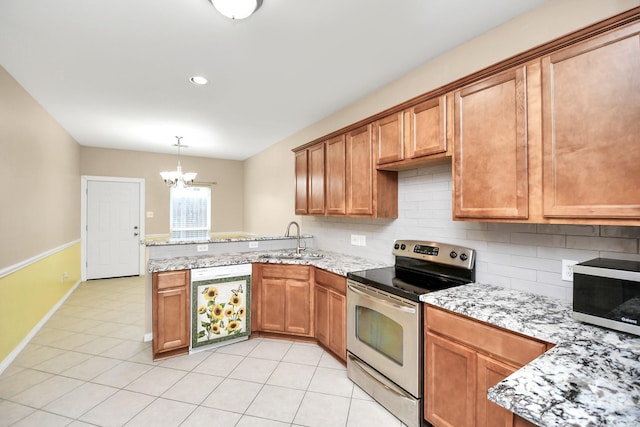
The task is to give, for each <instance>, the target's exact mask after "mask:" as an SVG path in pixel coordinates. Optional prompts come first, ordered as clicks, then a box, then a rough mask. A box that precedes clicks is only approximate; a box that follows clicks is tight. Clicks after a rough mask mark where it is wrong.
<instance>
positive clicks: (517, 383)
mask: <svg viewBox="0 0 640 427" xmlns="http://www.w3.org/2000/svg"><path fill="white" fill-rule="evenodd" d="M421 300H422V301H423V302H426V303H429V304H432V305H435V306H438V307H442V308H444V309H447V310H450V311H453V312H456V313H459V314H463V315H466V316H469V317H471V318H474V319H477V320H481V321H483V322H487V323H490V324H493V325H495V326H499V327H502V328H505V329H508V330H511V331H514V332H518V333H521V334H524V335H527V336H530V337H533V338H537V339H540V340H543V341H547V342H550V343H552V344H555V347H553V348H552V349H551V350H549V351H547V352H546V353H545V354H543V355H542V356H540V357H538V358H537V359H535V360H533V361H532V362H531V363H529V364H527V365H525V366H524V367H523V368H521V369H519V370H518V371H516V372H515V373H514V374H512V375H510V376H509V377H507V378H506V379H504V380H503V381H501V382H499V383H498V384H496V385H495V386H494V387H492V388H490V389H489V392H488V398H489V400H491V401H493V402H495V403H497V404H498V405H500V406H503V407H505V408H507V409H508V410H510V411H512V412H514V413H516V414H518V415H519V416H521V417H523V418H525V419H527V420H529V421H531V422H533V423H534V424H537V425H539V426H566V425H575V426H605V425H606V426H632V425H640V337H637V336H634V335H631V334H625V333H618V332H615V331H612V330H609V329H606V328H600V327H597V326H591V325H587V324H584V323H581V322H577V321H575V320H573V318H572V317H571V304H570V303H567V302H563V301H560V300H556V299H553V298H547V297H543V296H539V295H535V294H531V293H526V292H521V291H517V290H511V289H505V288H502V287H498V286H493V285H486V284H480V283H474V284H469V285H465V286H460V287H457V288H451V289H447V290H443V291H438V292H433V293H430V294H426V295H423V296H422V297H421Z"/></svg>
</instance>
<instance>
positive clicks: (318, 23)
mask: <svg viewBox="0 0 640 427" xmlns="http://www.w3.org/2000/svg"><path fill="white" fill-rule="evenodd" d="M544 2H545V0H518V1H513V0H483V1H477V0H458V1H451V0H374V1H372V0H313V1H312V0H264V3H263V5H262V7H261V8H260V9H259V10H258V11H257V12H256V13H255V14H254V15H253V16H251V17H250V18H248V19H246V20H243V21H233V20H230V19H228V18H225V17H224V16H222V15H221V14H219V13H218V12H217V11H216V10H215V9H214V8H213V7H212V5H211V3H210V2H209V0H110V1H92V0H56V1H51V0H29V1H25V0H0V65H2V66H3V67H5V69H6V70H7V71H8V72H9V73H10V74H11V75H12V76H13V77H14V78H15V79H16V80H17V81H18V82H19V83H20V84H21V85H22V86H23V87H24V88H25V89H26V90H27V91H28V92H29V93H30V94H31V95H32V96H33V97H34V98H35V99H36V100H37V101H38V102H39V103H40V104H41V105H42V106H43V107H44V108H45V109H46V110H47V111H48V112H49V113H50V114H51V115H52V116H53V117H54V118H55V119H56V120H57V121H58V122H59V123H60V124H61V125H62V126H63V127H64V128H65V129H66V130H67V131H68V132H69V133H70V134H71V135H72V136H73V137H74V138H75V139H76V141H78V142H79V143H80V144H81V145H85V146H96V147H107V148H117V149H126V150H139V151H151V152H160V153H175V152H176V148H175V147H173V144H174V143H175V142H176V140H175V136H182V137H183V138H184V139H183V140H182V143H183V144H185V145H188V146H189V147H190V148H188V149H186V150H183V151H182V154H184V155H191V156H203V157H214V158H222V159H234V160H243V159H246V158H248V157H250V156H252V155H254V154H256V153H258V152H260V151H262V150H263V149H265V148H266V147H268V146H270V145H272V144H275V143H277V142H279V141H281V140H283V139H284V138H286V137H288V136H290V135H292V134H294V133H296V132H297V131H299V130H301V129H303V128H305V127H307V126H309V125H311V124H313V123H315V122H317V121H318V120H320V119H322V118H324V117H326V116H328V115H330V114H331V113H333V112H335V111H337V110H339V109H341V108H343V107H345V106H347V105H349V104H351V103H352V102H354V101H355V100H357V99H359V98H361V97H363V96H364V95H366V94H368V93H370V92H372V91H374V90H376V89H378V88H380V87H382V86H384V85H385V84H387V83H389V82H391V81H393V80H396V79H398V78H399V77H401V76H402V75H404V74H406V73H407V72H409V71H410V70H411V69H413V68H415V67H417V66H418V65H420V64H423V63H425V62H427V61H429V60H430V59H432V58H434V57H436V56H438V55H440V54H442V53H444V52H446V51H447V50H450V49H452V48H454V47H455V46H458V45H460V44H462V43H464V42H465V41H467V40H469V39H471V38H473V37H475V36H477V35H479V34H481V33H484V32H486V31H488V30H490V29H491V28H493V27H495V26H498V25H500V24H501V23H503V22H506V21H508V20H510V19H512V18H513V17H515V16H517V15H519V14H522V13H524V12H526V11H527V10H530V9H532V8H535V7H537V6H539V5H541V4H542V3H544ZM193 75H202V76H205V77H207V78H208V79H209V81H210V83H209V84H208V85H206V86H195V85H193V84H192V83H190V82H189V77H191V76H193Z"/></svg>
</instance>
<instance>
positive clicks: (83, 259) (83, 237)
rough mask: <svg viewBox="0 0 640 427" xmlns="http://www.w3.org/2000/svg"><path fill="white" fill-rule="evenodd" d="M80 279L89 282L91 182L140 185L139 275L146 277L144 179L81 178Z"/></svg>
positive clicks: (89, 176) (90, 176) (87, 176)
mask: <svg viewBox="0 0 640 427" xmlns="http://www.w3.org/2000/svg"><path fill="white" fill-rule="evenodd" d="M80 180H81V185H80V248H81V249H80V275H81V277H80V279H81V280H82V281H83V282H84V281H86V280H87V215H88V212H87V193H88V189H89V181H103V182H105V181H106V182H108V181H111V182H126V183H134V184H139V185H140V201H139V203H140V236H138V237H140V252H139V259H140V265H139V267H138V273H139V274H138V275H139V276H144V275H145V264H146V246H145V245H144V244H143V242H144V239H145V236H146V234H145V205H144V200H145V197H144V194H145V191H144V182H145V181H144V178H122V177H112V176H92V175H82V176H81V177H80Z"/></svg>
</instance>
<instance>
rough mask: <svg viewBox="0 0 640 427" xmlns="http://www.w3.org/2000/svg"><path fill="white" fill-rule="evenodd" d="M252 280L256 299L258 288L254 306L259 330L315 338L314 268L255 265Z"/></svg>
mask: <svg viewBox="0 0 640 427" xmlns="http://www.w3.org/2000/svg"><path fill="white" fill-rule="evenodd" d="M253 276H254V277H253V284H254V295H255V288H256V287H257V288H259V290H258V295H259V301H258V303H257V304H255V305H252V307H253V309H254V310H257V311H258V315H257V317H254V318H257V319H259V323H258V325H255V326H257V330H260V331H263V332H275V333H281V334H290V335H300V336H313V332H314V331H313V311H312V310H311V308H310V307H312V305H310V304H312V302H313V295H312V292H311V289H312V286H311V283H312V282H311V267H308V266H297V265H277V264H255V265H254V270H253ZM254 316H255V313H254ZM252 317H253V316H252ZM252 327H253V325H252Z"/></svg>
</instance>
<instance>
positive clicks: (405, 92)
mask: <svg viewBox="0 0 640 427" xmlns="http://www.w3.org/2000/svg"><path fill="white" fill-rule="evenodd" d="M637 6H640V1H638V0H611V1H601V0H550V1H548V2H546V3H544V4H543V5H542V6H540V7H538V8H536V9H533V10H531V11H529V12H527V13H525V14H523V15H520V16H518V17H516V18H514V19H513V20H511V21H509V22H507V23H505V24H504V25H501V26H499V27H496V28H494V29H492V30H491V31H488V32H487V33H485V34H482V35H481V36H479V37H477V38H475V39H473V40H470V41H469V42H467V43H464V44H462V45H460V46H458V47H457V48H455V49H453V50H451V51H449V52H446V53H444V54H443V55H441V56H440V57H438V58H435V59H433V60H431V61H429V62H426V63H425V64H423V65H421V66H419V67H417V68H416V69H414V70H413V71H411V72H409V73H408V74H407V75H405V76H404V77H401V78H400V79H398V80H396V81H393V82H391V83H390V84H388V85H387V86H385V87H383V88H381V89H380V90H377V91H375V92H373V93H371V94H369V95H367V96H365V97H364V98H362V99H360V100H359V101H356V102H354V103H353V104H351V105H349V106H347V107H346V108H344V109H342V110H340V111H337V112H335V113H333V114H331V115H330V116H328V117H327V118H325V119H323V120H320V121H319V122H317V123H314V124H312V125H311V126H309V127H307V128H305V129H302V130H301V131H300V132H298V133H296V134H294V135H291V136H290V137H288V138H286V139H284V140H283V141H280V142H279V143H277V144H275V145H272V146H271V147H269V148H267V149H266V150H264V151H262V152H261V153H258V154H256V155H255V156H253V157H251V158H249V159H247V160H246V161H245V193H244V197H245V203H244V208H245V210H244V212H245V219H244V225H245V231H248V232H252V233H265V234H269V233H277V232H280V233H281V232H282V228H283V227H284V226H286V224H287V222H288V221H290V220H293V219H296V217H295V215H294V155H293V153H292V152H291V149H292V148H295V147H297V146H300V145H302V144H305V143H307V142H310V141H312V140H314V139H316V138H320V137H322V136H323V135H326V134H328V133H331V132H333V131H336V130H338V129H341V128H343V127H345V126H348V125H350V124H352V123H355V122H357V121H360V120H363V119H365V118H367V117H369V116H372V115H374V114H376V113H379V112H381V111H384V110H386V109H387V108H391V107H393V106H395V105H398V104H400V103H402V102H404V101H406V100H408V99H411V98H413V97H415V96H418V95H420V94H423V93H426V92H429V91H431V90H433V89H437V88H439V87H441V86H443V85H445V84H447V83H450V82H453V81H455V80H457V79H459V78H462V77H464V76H467V75H470V74H472V73H474V72H476V71H479V70H481V69H483V68H485V67H488V66H490V65H492V64H495V63H497V62H499V61H501V60H504V59H507V58H509V57H511V56H514V55H517V54H519V53H521V52H524V51H526V50H528V49H531V48H533V47H536V46H539V45H541V44H543V43H545V42H547V41H549V40H553V39H555V38H557V37H560V36H563V35H565V34H568V33H571V32H573V31H576V30H578V29H580V28H584V27H586V26H588V25H590V24H593V23H596V22H598V21H601V20H603V19H606V18H608V17H611V16H613V15H616V14H618V13H621V12H624V11H626V10H629V9H632V8H634V7H637ZM452 31H455V27H454V26H452ZM327 89H330V88H327ZM309 102H313V100H309ZM303 231H304V230H303Z"/></svg>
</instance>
